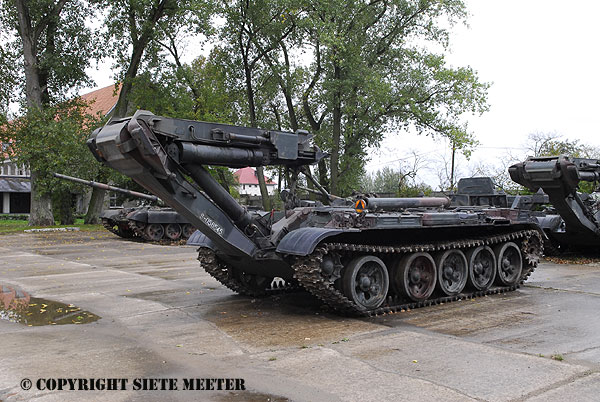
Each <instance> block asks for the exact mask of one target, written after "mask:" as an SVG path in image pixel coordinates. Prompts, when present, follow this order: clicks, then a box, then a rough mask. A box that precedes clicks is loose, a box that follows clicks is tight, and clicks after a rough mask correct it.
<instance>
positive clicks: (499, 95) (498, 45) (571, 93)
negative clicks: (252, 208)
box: [368, 0, 600, 186]
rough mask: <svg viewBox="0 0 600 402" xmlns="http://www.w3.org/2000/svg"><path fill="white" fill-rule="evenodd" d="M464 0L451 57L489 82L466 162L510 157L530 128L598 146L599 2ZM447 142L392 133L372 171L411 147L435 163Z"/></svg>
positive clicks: (426, 175)
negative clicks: (465, 18)
mask: <svg viewBox="0 0 600 402" xmlns="http://www.w3.org/2000/svg"><path fill="white" fill-rule="evenodd" d="M465 2H466V4H467V7H468V9H469V12H470V13H471V16H470V18H469V27H468V28H465V27H462V26H460V27H455V28H454V30H453V32H454V35H453V37H452V53H451V54H450V55H449V56H448V61H449V62H450V63H451V64H452V65H454V66H465V65H470V66H471V67H473V68H474V69H475V70H477V71H478V73H479V77H480V79H481V80H482V81H486V82H491V83H492V87H491V88H490V90H489V98H488V99H489V104H490V111H489V112H487V113H484V114H483V115H482V116H467V120H468V122H469V128H470V130H471V131H472V132H473V133H474V134H475V136H476V137H477V139H478V140H479V141H480V143H481V146H480V147H479V149H478V150H477V151H476V152H475V153H474V155H473V157H472V158H471V161H470V162H469V163H470V164H471V165H475V164H481V163H492V164H493V163H496V162H497V160H498V159H500V158H502V157H505V153H506V152H505V148H511V149H509V151H511V152H512V153H518V152H519V151H518V150H514V149H512V148H522V147H523V145H524V143H525V141H526V139H527V136H528V134H530V133H532V132H557V133H559V134H561V135H563V136H564V138H568V139H571V140H573V139H578V140H580V141H581V142H583V143H587V144H590V145H594V146H600V136H599V135H598V134H599V131H600V129H599V127H598V116H599V111H598V109H599V106H600V101H599V100H598V99H599V95H600V74H599V73H600V71H599V67H600V66H599V64H600V63H599V61H600V56H599V55H598V47H599V46H598V41H599V40H600V24H598V18H599V16H600V2H596V1H591V0H590V1H583V0H579V1H569V2H567V1H559V0H543V1H542V0H520V1H517V0H502V1H498V0H496V1H492V0H486V1H482V0H466V1H465ZM444 145H445V144H444V142H443V141H441V142H440V141H437V142H436V141H432V140H431V139H430V138H429V137H425V138H416V136H415V135H412V134H408V133H401V134H399V135H394V136H389V137H388V139H387V140H386V141H385V143H384V146H383V147H382V149H381V151H378V152H377V151H376V152H373V154H374V158H373V159H372V161H371V162H370V163H369V164H368V169H369V170H376V169H380V168H381V167H383V166H385V165H388V164H390V165H392V166H394V164H395V162H392V163H389V161H394V160H396V159H399V158H405V157H408V156H410V155H409V154H408V152H406V151H407V150H414V151H416V152H417V153H419V154H421V155H423V158H430V160H431V162H435V161H436V159H439V156H438V155H437V154H438V152H443V151H444V149H445V147H444ZM522 152H523V151H522ZM465 163H466V162H462V164H463V165H462V167H463V172H465V173H466V172H467V171H468V170H469V169H466V166H465ZM420 173H421V174H420V175H421V177H422V178H423V180H425V181H427V182H428V183H429V184H431V185H434V186H435V185H436V184H437V183H436V182H435V178H434V177H433V176H432V174H433V173H432V172H426V171H421V172H420Z"/></svg>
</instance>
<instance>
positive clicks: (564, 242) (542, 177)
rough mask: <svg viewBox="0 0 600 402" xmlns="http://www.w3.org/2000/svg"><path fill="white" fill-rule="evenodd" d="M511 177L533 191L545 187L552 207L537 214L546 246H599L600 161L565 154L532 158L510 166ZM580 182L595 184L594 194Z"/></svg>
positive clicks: (594, 247) (559, 248)
mask: <svg viewBox="0 0 600 402" xmlns="http://www.w3.org/2000/svg"><path fill="white" fill-rule="evenodd" d="M508 171H509V173H510V177H511V179H512V180H513V181H514V182H516V183H519V184H521V185H523V186H525V187H527V188H528V189H529V190H531V191H539V190H543V192H544V193H545V194H547V197H546V199H547V201H548V202H549V203H550V204H552V206H553V208H554V209H553V210H548V211H546V212H545V213H542V214H538V217H537V220H538V222H539V224H540V226H541V227H542V228H543V230H544V232H545V233H546V235H547V239H548V240H547V248H548V249H553V251H560V250H565V249H578V250H593V251H597V250H598V247H599V246H600V191H599V189H598V183H599V182H600V160H598V159H584V158H571V157H568V156H565V155H559V156H542V157H531V158H528V159H527V160H526V161H524V162H521V163H517V164H514V165H512V166H511V167H510V168H509V169H508ZM581 182H590V183H594V188H595V191H593V192H592V193H591V194H588V193H584V192H580V191H579V184H580V183H581Z"/></svg>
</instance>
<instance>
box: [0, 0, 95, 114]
mask: <svg viewBox="0 0 600 402" xmlns="http://www.w3.org/2000/svg"><path fill="white" fill-rule="evenodd" d="M25 3H26V6H27V9H28V13H29V18H30V24H31V28H32V29H33V30H36V36H35V38H34V39H35V40H36V42H35V43H34V47H35V50H36V56H37V65H36V69H37V71H38V72H39V74H40V78H41V81H42V82H41V84H42V85H43V87H42V88H41V91H42V92H43V93H44V96H43V101H44V102H46V103H52V102H59V101H63V100H65V99H67V98H68V97H70V96H72V93H73V92H72V91H73V89H76V88H78V87H80V86H82V85H90V84H92V80H91V79H90V77H89V76H88V75H87V73H86V71H85V70H86V69H87V68H88V67H90V66H91V63H92V61H93V60H95V59H98V58H99V57H100V56H101V49H102V47H101V45H100V43H101V42H100V39H101V38H100V36H99V35H98V34H97V32H96V31H95V30H92V29H91V27H90V25H89V24H86V22H87V21H89V20H91V19H93V18H94V15H95V12H96V9H95V8H94V7H93V6H92V5H91V3H90V2H87V1H78V0H72V1H68V2H65V4H64V6H63V7H62V9H60V11H57V10H58V6H57V2H56V1H54V0H30V1H27V2H25ZM18 26H19V22H18V16H17V11H16V0H8V1H3V2H2V3H1V5H0V27H1V28H2V29H1V30H0V31H1V32H2V33H0V40H1V41H0V55H1V56H2V57H0V79H1V80H0V82H1V84H0V102H1V101H12V102H14V101H19V100H22V99H21V98H20V97H19V95H24V92H25V91H24V88H23V87H24V84H25V75H24V71H23V70H22V69H20V68H15V66H16V65H22V63H23V51H22V49H23V42H22V38H21V36H20V35H19V31H18ZM7 84H9V85H10V86H8V85H7ZM15 87H17V88H18V89H19V90H17V91H15V90H14V89H15ZM19 87H20V88H19ZM6 89H8V90H9V92H8V93H7V92H6ZM0 110H2V109H1V108H0Z"/></svg>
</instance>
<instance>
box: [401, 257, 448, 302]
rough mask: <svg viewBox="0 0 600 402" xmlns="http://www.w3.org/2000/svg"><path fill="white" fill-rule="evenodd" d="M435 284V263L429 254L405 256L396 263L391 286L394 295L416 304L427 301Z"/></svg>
mask: <svg viewBox="0 0 600 402" xmlns="http://www.w3.org/2000/svg"><path fill="white" fill-rule="evenodd" d="M436 282H437V274H436V269H435V261H434V260H433V258H432V257H431V255H429V253H411V254H407V255H405V256H404V257H402V258H401V259H400V261H398V263H397V264H396V266H395V267H394V272H393V274H392V286H393V288H394V290H395V291H396V294H399V295H402V296H406V297H408V298H409V299H411V300H412V301H416V302H420V301H423V300H427V299H428V298H429V296H431V294H432V293H433V290H434V289H435V284H436Z"/></svg>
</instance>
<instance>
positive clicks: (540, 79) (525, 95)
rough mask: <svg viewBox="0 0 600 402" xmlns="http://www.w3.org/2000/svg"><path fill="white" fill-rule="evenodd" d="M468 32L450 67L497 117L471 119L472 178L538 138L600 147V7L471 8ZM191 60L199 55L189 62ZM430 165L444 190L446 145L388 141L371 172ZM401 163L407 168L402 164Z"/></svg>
mask: <svg viewBox="0 0 600 402" xmlns="http://www.w3.org/2000/svg"><path fill="white" fill-rule="evenodd" d="M465 3H466V4H467V8H468V10H469V12H470V13H471V16H470V18H469V20H468V23H469V27H468V28H467V27H463V26H456V27H455V28H454V29H453V32H454V34H453V36H452V41H451V44H452V45H451V46H452V53H451V54H449V55H448V61H449V63H450V64H452V65H454V66H466V65H470V66H471V67H473V68H474V69H475V70H476V71H478V73H479V77H480V79H481V80H482V81H486V82H491V83H492V87H491V88H490V90H489V98H488V101H489V104H490V111H489V112H487V113H484V114H483V115H482V116H465V118H466V120H467V121H468V122H469V128H470V130H471V131H472V132H473V133H474V134H475V136H476V138H477V139H478V140H479V142H480V143H481V145H480V147H479V148H478V149H477V150H476V151H475V152H474V154H473V156H472V158H471V160H470V161H468V162H467V161H464V160H463V161H460V162H459V173H460V174H462V175H468V174H469V172H470V171H472V167H473V166H475V165H478V164H479V165H481V164H483V165H498V166H499V165H500V163H501V160H502V159H503V158H506V156H507V155H506V153H507V152H509V151H510V152H511V153H512V154H518V155H522V156H523V157H524V156H525V155H526V153H525V151H524V150H522V148H523V146H524V145H525V140H526V138H527V135H528V134H530V133H532V132H556V133H558V134H560V135H562V136H563V137H564V138H568V139H570V140H575V139H578V140H580V141H581V142H583V143H586V144H590V145H593V146H600V137H599V136H598V134H599V131H600V129H599V128H598V116H599V113H598V107H599V104H600V101H599V100H598V97H599V96H600V71H599V70H600V68H599V67H600V56H599V55H598V50H597V49H598V40H600V24H598V22H597V20H598V18H599V16H600V2H596V1H592V0H588V1H584V0H572V1H569V2H566V1H561V0H502V1H500V0H465ZM187 56H188V57H189V58H190V59H192V58H193V57H195V56H196V55H192V54H188V55H187ZM109 66H110V65H109V64H108V63H107V64H105V66H104V68H102V69H101V70H100V72H98V73H95V74H94V76H95V77H94V78H95V79H96V83H97V85H98V87H103V86H106V85H110V84H111V82H112V80H111V79H110V76H109V74H106V73H105V72H106V71H107V70H108V67H109ZM413 152H415V153H417V154H419V155H421V159H422V162H423V164H424V165H430V166H434V167H433V168H431V167H430V168H422V169H420V170H419V173H418V179H419V180H420V181H425V182H427V183H428V184H430V185H432V186H433V187H437V186H438V185H439V181H438V179H437V174H436V170H439V168H440V166H442V165H443V164H444V162H443V158H444V156H442V154H443V153H445V154H446V155H445V158H446V159H447V160H448V159H449V153H448V152H447V144H445V142H444V141H443V140H440V139H436V140H433V139H431V137H427V136H421V137H419V136H416V135H414V134H411V133H396V134H391V135H388V137H387V138H386V140H385V141H384V142H383V144H382V147H381V148H380V149H379V150H373V151H372V152H371V155H372V158H371V161H370V162H369V163H368V164H367V170H368V171H374V170H377V169H381V168H382V167H384V166H386V165H389V166H393V167H395V166H399V164H401V163H409V164H410V163H412V162H411V160H412V154H413ZM399 159H400V160H399Z"/></svg>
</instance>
